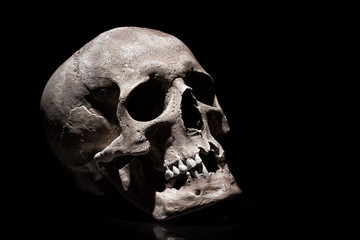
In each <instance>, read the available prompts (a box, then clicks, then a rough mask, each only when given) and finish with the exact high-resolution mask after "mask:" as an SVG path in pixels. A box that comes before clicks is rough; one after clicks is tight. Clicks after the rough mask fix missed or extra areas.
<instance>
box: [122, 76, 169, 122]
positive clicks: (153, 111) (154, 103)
mask: <svg viewBox="0 0 360 240" xmlns="http://www.w3.org/2000/svg"><path fill="white" fill-rule="evenodd" d="M164 105H165V91H164V89H163V88H162V85H161V82H160V81H158V80H156V79H154V78H150V79H149V80H148V81H146V82H144V83H142V84H140V85H139V86H137V87H136V88H135V89H134V90H133V91H132V92H131V93H130V95H129V96H128V99H127V101H126V109H127V110H128V112H129V114H130V116H131V117H132V118H133V119H135V120H137V121H150V120H152V119H154V118H156V117H158V116H159V115H160V114H161V113H162V112H163V110H164Z"/></svg>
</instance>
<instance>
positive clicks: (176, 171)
mask: <svg viewBox="0 0 360 240" xmlns="http://www.w3.org/2000/svg"><path fill="white" fill-rule="evenodd" d="M172 171H173V173H174V176H177V175H179V174H180V170H179V169H178V168H177V167H176V166H173V168H172Z"/></svg>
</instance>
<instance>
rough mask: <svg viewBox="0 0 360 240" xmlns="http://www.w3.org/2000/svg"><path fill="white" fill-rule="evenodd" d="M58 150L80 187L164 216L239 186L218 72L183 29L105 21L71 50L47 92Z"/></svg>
mask: <svg viewBox="0 0 360 240" xmlns="http://www.w3.org/2000/svg"><path fill="white" fill-rule="evenodd" d="M40 109H41V113H42V118H43V125H44V130H45V133H46V136H47V139H48V142H49V146H50V147H51V149H52V151H53V153H54V154H55V156H56V158H57V160H58V161H59V162H60V163H61V164H62V166H64V168H65V169H66V170H67V171H68V172H69V174H70V175H71V176H72V178H73V179H74V183H76V184H77V186H78V187H79V189H82V190H84V191H86V192H89V193H91V194H94V195H96V196H101V195H106V194H107V193H108V192H109V191H110V189H115V191H116V192H118V193H119V194H121V195H122V197H124V198H125V199H127V200H128V201H129V202H130V203H132V204H134V205H135V206H137V207H138V208H140V209H141V210H143V211H144V212H146V213H148V214H150V215H151V216H153V217H154V218H155V219H156V220H159V221H162V220H167V219H170V218H173V217H177V216H180V215H183V214H186V213H190V212H192V211H196V210H198V209H201V208H204V207H207V206H209V205H211V204H214V203H217V202H219V201H222V200H224V199H228V198H232V197H235V196H237V195H239V194H240V193H241V189H240V188H239V186H238V184H237V182H236V180H235V178H234V176H233V175H232V173H231V171H230V169H229V167H228V165H227V162H226V161H225V153H224V149H223V147H222V146H221V145H220V143H219V142H218V141H217V140H216V139H215V138H216V137H217V136H218V135H219V134H226V133H227V132H228V131H229V126H228V122H227V119H226V116H225V115H224V112H223V110H222V108H221V106H220V104H219V102H218V99H217V97H216V94H215V87H214V80H213V79H212V77H211V76H210V75H209V74H208V73H207V72H206V71H205V70H204V69H203V68H202V67H201V65H200V64H199V63H198V61H197V60H196V58H195V57H194V55H193V54H192V52H191V51H190V49H189V48H188V47H187V46H186V45H185V44H184V43H183V42H182V41H181V40H179V39H178V38H176V37H174V36H172V35H170V34H167V33H164V32H161V31H159V30H155V29H149V28H141V27H118V28H114V29H110V30H108V31H105V32H103V33H101V34H99V35H98V36H96V37H95V38H94V39H93V40H91V41H90V42H88V43H87V44H86V45H84V46H83V47H82V48H81V49H80V50H78V51H77V52H75V53H74V54H73V55H72V56H70V57H69V58H68V59H67V60H66V61H65V62H64V63H63V64H62V65H61V66H60V67H59V68H58V69H57V70H56V71H55V72H54V73H53V75H52V76H51V77H50V79H49V80H48V82H47V84H46V86H45V88H44V90H43V94H42V97H41V103H40Z"/></svg>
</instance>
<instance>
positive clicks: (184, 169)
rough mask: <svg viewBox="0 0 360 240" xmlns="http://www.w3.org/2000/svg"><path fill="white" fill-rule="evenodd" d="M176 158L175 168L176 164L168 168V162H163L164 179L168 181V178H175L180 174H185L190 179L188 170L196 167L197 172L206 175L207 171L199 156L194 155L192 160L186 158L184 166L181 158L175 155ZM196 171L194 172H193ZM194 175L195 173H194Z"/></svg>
mask: <svg viewBox="0 0 360 240" xmlns="http://www.w3.org/2000/svg"><path fill="white" fill-rule="evenodd" d="M176 158H177V160H178V161H177V166H176V163H175V164H174V165H173V166H172V167H170V166H169V162H168V161H167V160H165V161H164V167H165V179H166V180H169V179H170V178H173V177H176V176H178V175H180V174H183V173H185V174H186V176H187V177H188V178H190V177H191V174H190V170H192V169H193V168H195V167H196V166H199V171H200V172H202V173H205V174H208V171H207V169H206V167H205V165H204V163H203V162H202V159H201V157H200V156H199V154H195V157H194V158H188V159H186V165H185V164H184V162H183V160H182V158H181V157H180V156H179V155H176ZM195 171H196V170H195ZM194 174H195V172H194ZM195 175H198V172H197V171H196V174H195Z"/></svg>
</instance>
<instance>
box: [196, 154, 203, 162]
mask: <svg viewBox="0 0 360 240" xmlns="http://www.w3.org/2000/svg"><path fill="white" fill-rule="evenodd" d="M195 162H196V165H200V163H201V162H202V159H201V157H200V156H199V154H196V155H195Z"/></svg>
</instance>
